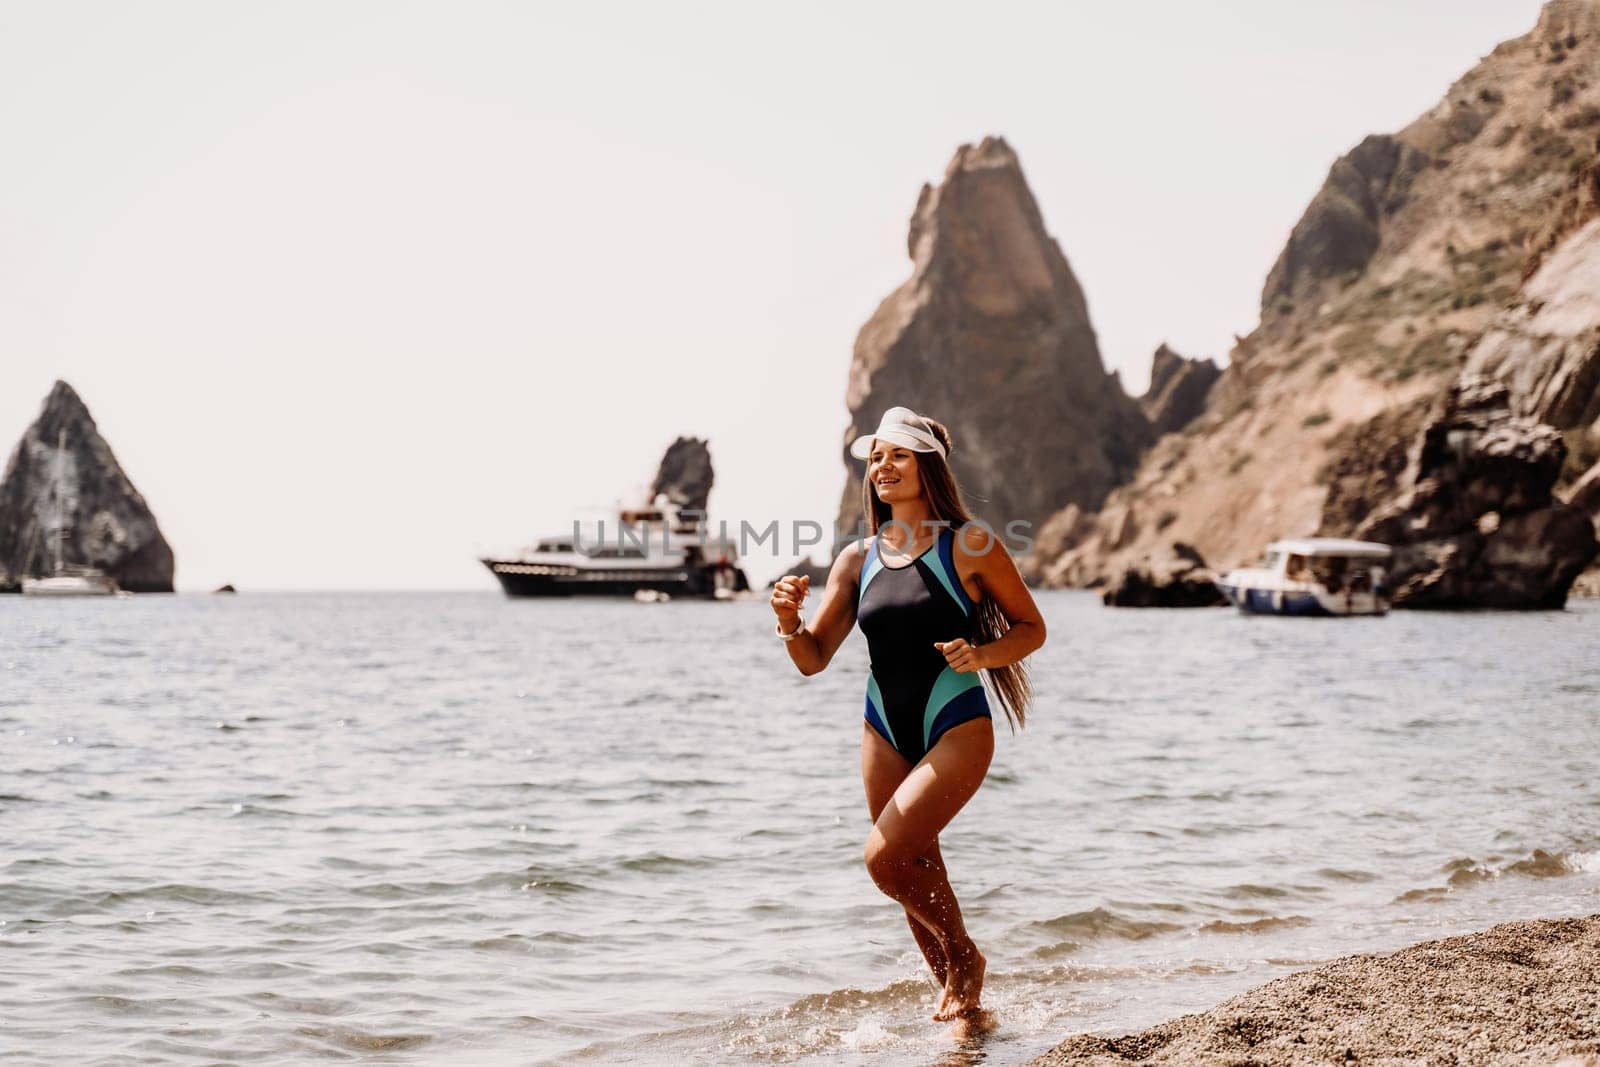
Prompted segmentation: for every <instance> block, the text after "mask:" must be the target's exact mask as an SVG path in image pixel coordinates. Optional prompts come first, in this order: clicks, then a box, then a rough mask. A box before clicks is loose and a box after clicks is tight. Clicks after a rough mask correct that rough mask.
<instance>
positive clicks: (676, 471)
mask: <svg viewBox="0 0 1600 1067" xmlns="http://www.w3.org/2000/svg"><path fill="white" fill-rule="evenodd" d="M714 480H715V476H714V474H713V472H712V469H711V449H710V448H709V447H708V446H707V445H706V442H705V441H704V440H702V439H701V438H699V437H680V438H678V439H677V440H676V441H673V442H672V444H670V445H668V446H667V451H666V453H665V454H664V455H662V457H661V465H660V466H659V467H658V468H657V469H656V476H655V480H654V481H652V482H651V483H650V499H652V500H654V499H655V498H656V497H657V496H659V495H661V494H663V493H665V494H666V497H667V499H668V500H670V501H672V502H673V503H674V504H676V505H677V506H678V507H679V508H681V509H683V510H686V511H700V512H704V511H705V510H706V502H707V501H708V500H710V499H711V484H712V482H713V481H714Z"/></svg>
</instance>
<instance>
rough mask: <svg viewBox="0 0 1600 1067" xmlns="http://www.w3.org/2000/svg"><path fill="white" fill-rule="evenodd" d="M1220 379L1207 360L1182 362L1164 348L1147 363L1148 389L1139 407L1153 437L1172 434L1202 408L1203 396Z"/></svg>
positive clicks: (1212, 365) (1187, 423)
mask: <svg viewBox="0 0 1600 1067" xmlns="http://www.w3.org/2000/svg"><path fill="white" fill-rule="evenodd" d="M1220 377H1222V370H1221V368H1219V367H1218V366H1217V365H1216V364H1215V363H1213V362H1211V360H1209V359H1185V358H1183V357H1182V356H1180V355H1178V353H1176V352H1174V351H1173V350H1172V349H1170V348H1168V347H1167V346H1166V345H1162V346H1161V347H1160V348H1158V349H1156V354H1155V356H1154V357H1152V359H1151V361H1150V388H1149V389H1146V390H1145V393H1144V396H1142V397H1140V398H1139V407H1140V408H1141V409H1142V410H1143V411H1144V415H1145V418H1147V419H1149V420H1150V427H1151V429H1152V430H1154V432H1155V434H1156V436H1158V437H1159V436H1160V435H1162V434H1167V433H1176V432H1177V431H1179V430H1181V429H1183V428H1184V427H1185V426H1187V425H1189V423H1191V422H1193V421H1194V420H1195V419H1196V418H1197V417H1199V415H1200V413H1201V412H1202V411H1204V410H1205V409H1206V396H1207V395H1208V394H1209V393H1210V392H1211V387H1212V386H1213V385H1215V384H1217V379H1218V378H1220Z"/></svg>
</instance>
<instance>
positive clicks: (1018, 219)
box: [839, 137, 1152, 531]
mask: <svg viewBox="0 0 1600 1067" xmlns="http://www.w3.org/2000/svg"><path fill="white" fill-rule="evenodd" d="M908 251H909V252H910V255H911V260H912V264H913V266H912V272H911V277H910V278H909V279H908V280H907V281H906V282H905V283H904V284H903V285H901V286H900V287H899V288H898V289H896V290H895V291H894V292H893V293H892V294H890V295H889V297H888V298H887V299H885V300H884V301H883V303H882V304H880V305H879V306H878V309H877V311H876V312H874V313H873V315H872V318H871V319H870V320H868V322H867V324H866V325H865V326H863V327H862V328H861V333H860V335H859V336H858V337H857V338H856V345H855V355H854V358H853V359H852V361H851V366H850V380H849V388H848V392H847V395H846V404H847V406H848V408H849V411H850V426H849V428H848V429H847V430H846V432H845V443H846V445H847V446H848V443H849V442H850V441H851V440H853V439H854V438H855V437H857V436H858V435H860V434H863V433H869V432H871V431H872V429H873V428H874V427H876V426H877V424H878V420H879V418H880V417H881V416H882V414H883V412H884V411H885V410H886V409H888V408H890V407H894V406H897V405H904V406H907V407H910V408H913V409H915V410H916V411H918V412H921V413H922V414H925V415H927V416H929V417H931V418H935V419H938V420H940V421H941V422H943V423H944V424H945V425H946V426H948V427H949V429H950V432H951V436H952V437H953V439H954V445H955V447H954V449H953V451H952V453H951V456H950V461H951V465H952V467H953V468H954V469H955V472H956V475H957V477H958V478H960V480H961V482H962V485H963V486H964V487H965V489H966V490H967V491H968V493H969V496H970V498H971V503H972V504H973V505H974V509H975V510H976V511H977V512H978V514H979V515H980V516H981V517H983V518H984V519H986V520H988V521H989V522H990V523H991V524H993V525H994V526H995V527H996V528H997V529H1001V528H1003V527H1004V525H1005V524H1006V523H1009V522H1012V521H1014V520H1021V521H1025V522H1029V523H1032V524H1033V526H1034V528H1035V529H1037V528H1038V526H1039V525H1040V524H1042V523H1043V522H1044V520H1045V518H1046V517H1048V516H1049V515H1050V514H1052V513H1053V512H1054V511H1055V510H1056V509H1058V508H1060V507H1062V506H1064V505H1067V504H1077V505H1078V506H1080V507H1083V508H1089V509H1093V508H1097V507H1099V505H1100V502H1101V500H1103V499H1104V497H1105V495H1106V493H1107V492H1109V491H1110V490H1111V489H1112V487H1113V486H1115V485H1117V484H1119V483H1120V482H1122V481H1123V480H1124V479H1126V478H1127V476H1128V475H1129V474H1130V473H1131V472H1132V471H1133V469H1134V467H1135V466H1136V464H1137V463H1138V459H1139V455H1140V453H1141V451H1142V450H1143V449H1144V448H1145V446H1146V445H1147V444H1148V443H1149V441H1150V440H1151V436H1152V435H1151V432H1150V427H1149V424H1148V423H1147V422H1146V420H1145V418H1144V416H1143V414H1142V413H1141V412H1140V410H1139V407H1138V405H1137V404H1136V403H1135V402H1134V401H1133V400H1132V399H1131V398H1129V397H1128V396H1127V394H1126V393H1124V392H1123V390H1122V386H1121V383H1120V382H1119V381H1118V379H1117V377H1116V376H1115V375H1113V374H1107V373H1106V370H1105V367H1104V365H1103V364H1102V363H1101V360H1100V349H1099V347H1098V345H1097V344H1096V341H1095V335H1094V329H1093V328H1092V326H1091V325H1090V322H1089V309H1088V306H1087V304H1086V303H1085V301H1084V296H1083V290H1082V289H1081V288H1080V287H1079V285H1078V280H1077V279H1076V278H1075V277H1074V276H1073V273H1072V268H1071V267H1070V266H1068V265H1067V260H1066V257H1065V256H1064V255H1062V253H1061V249H1060V247H1059V246H1058V245H1057V244H1056V242H1055V240H1054V239H1052V238H1051V236H1050V235H1049V233H1047V232H1046V230H1045V226H1044V220H1043V219H1042V218H1041V217H1040V214H1039V207H1038V205H1037V204H1036V203H1035V201H1034V198H1033V194H1032V193H1031V192H1030V191H1029V190H1028V184H1027V181H1026V180H1025V179H1024V178H1023V175H1022V168H1021V166H1020V165H1019V164H1018V162H1017V156H1016V153H1014V152H1013V151H1012V150H1011V148H1010V147H1009V146H1008V145H1007V144H1006V143H1005V141H1003V140H1001V139H999V138H993V137H991V138H985V139H984V140H983V142H982V143H981V144H979V145H977V146H976V147H973V146H971V145H963V146H962V147H961V148H960V149H959V150H957V152H956V154H955V158H954V159H952V160H951V161H950V165H949V167H947V168H946V170H945V175H944V182H943V184H941V185H939V186H938V187H937V188H934V187H930V186H924V187H923V189H922V194H921V197H920V198H919V199H918V202H917V209H916V213H915V214H914V215H913V216H912V219H911V231H910V239H909V241H908ZM844 460H845V466H846V469H847V470H848V471H849V476H848V477H847V479H846V483H845V488H844V493H843V498H842V501H841V504H840V513H839V525H840V528H841V529H843V530H846V531H848V530H852V529H854V528H855V526H856V524H857V523H858V522H859V521H861V519H862V515H861V503H860V496H861V477H862V474H863V465H862V464H861V462H860V461H858V460H855V459H852V458H851V457H850V456H849V454H848V451H846V453H845V457H844Z"/></svg>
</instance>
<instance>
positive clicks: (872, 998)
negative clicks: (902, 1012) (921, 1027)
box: [784, 978, 930, 1015]
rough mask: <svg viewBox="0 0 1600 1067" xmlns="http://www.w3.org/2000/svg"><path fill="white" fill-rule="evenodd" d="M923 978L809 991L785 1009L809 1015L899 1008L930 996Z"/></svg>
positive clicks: (788, 1011) (787, 1012)
mask: <svg viewBox="0 0 1600 1067" xmlns="http://www.w3.org/2000/svg"><path fill="white" fill-rule="evenodd" d="M929 990H930V986H929V985H928V983H927V982H926V981H923V980H920V979H912V978H901V979H897V980H896V981H893V982H890V983H889V984H888V985H886V986H884V987H883V988H882V989H852V988H846V989H835V990H832V991H831V992H828V993H808V994H807V995H805V996H803V997H801V998H800V999H799V1000H796V1001H794V1002H793V1003H791V1004H790V1005H789V1006H788V1007H787V1008H785V1009H784V1012H785V1014H793V1015H812V1014H816V1013H818V1012H845V1013H849V1014H854V1013H856V1012H858V1011H860V1010H862V1009H863V1008H898V1007H906V1006H909V1005H913V1004H918V1003H920V1002H921V1001H922V1000H923V999H925V998H926V997H928V996H929V995H930V992H929Z"/></svg>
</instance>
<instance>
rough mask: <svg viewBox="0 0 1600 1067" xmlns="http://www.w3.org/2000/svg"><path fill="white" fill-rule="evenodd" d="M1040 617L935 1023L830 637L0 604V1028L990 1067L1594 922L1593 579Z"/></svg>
mask: <svg viewBox="0 0 1600 1067" xmlns="http://www.w3.org/2000/svg"><path fill="white" fill-rule="evenodd" d="M1038 599H1039V602H1040V606H1041V608H1042V609H1043V611H1044V614H1045V617H1046V619H1047V622H1048V624H1049V630H1050V640H1049V643H1048V644H1047V645H1046V646H1045V648H1044V649H1043V650H1042V651H1041V652H1040V653H1039V654H1038V655H1036V656H1035V657H1034V660H1033V683H1034V688H1035V692H1036V705H1035V707H1034V709H1033V712H1032V714H1031V715H1030V717H1029V720H1028V724H1027V728H1026V729H1025V730H1022V731H1020V732H1018V733H1016V734H1015V735H1014V736H1013V735H1012V734H1011V733H1010V732H1009V731H1008V730H1007V729H1006V728H1005V726H1004V725H1003V723H1001V724H999V729H998V744H997V751H996V756H995V760H994V764H993V767H992V769H991V771H990V773H989V778H988V781H987V783H986V784H985V785H984V787H983V789H982V790H980V792H979V793H978V795H977V797H976V798H975V799H974V801H973V802H972V803H971V804H970V805H969V806H968V808H967V810H965V811H964V812H962V814H961V815H960V816H959V817H958V818H957V820H956V821H955V823H954V824H953V825H952V826H951V827H950V828H949V829H948V830H947V832H946V833H945V835H944V837H943V839H942V842H943V851H944V854H945V857H946V859H947V861H948V863H949V867H950V873H951V879H952V882H953V884H954V886H955V888H956V891H957V893H958V894H959V896H960V898H961V900H962V903H963V906H964V908H965V912H966V917H967V924H968V927H969V929H970V930H971V932H972V934H973V935H974V937H975V938H976V939H977V941H978V943H979V944H980V946H981V947H982V948H983V950H984V952H985V953H986V954H987V956H988V959H989V980H988V985H987V988H986V990H985V1001H986V1003H987V1004H988V1005H989V1006H990V1007H992V1008H993V1009H994V1010H995V1011H996V1013H997V1016H998V1019H999V1023H1000V1025H999V1028H998V1030H997V1031H995V1033H994V1034H993V1035H992V1036H991V1038H990V1039H989V1040H988V1041H986V1042H984V1043H983V1044H981V1045H977V1046H971V1047H959V1046H956V1045H954V1044H953V1043H952V1041H951V1039H950V1038H949V1037H948V1036H947V1035H946V1034H945V1030H944V1027H943V1026H942V1025H940V1024H937V1023H933V1022H931V1021H930V1020H929V1018H928V1017H929V1014H930V1013H931V1011H932V1010H933V1006H934V1002H935V991H934V989H933V987H932V986H931V984H930V983H929V980H928V979H927V977H926V974H925V971H924V968H923V965H922V963H921V961H920V959H919V957H918V956H917V955H916V952H915V949H914V945H913V943H912V941H911V937H910V935H909V932H908V931H907V930H906V928H905V926H904V924H903V919H902V918H901V916H900V913H899V910H898V909H897V908H896V907H895V906H894V905H892V904H890V903H889V902H888V901H887V900H886V899H885V898H883V897H882V896H881V895H880V894H879V893H878V891H877V890H876V889H875V888H874V887H873V885H872V883H871V881H870V880H869V879H868V878H867V876H866V874H865V872H864V870H863V868H862V866H861V847H862V844H863V842H864V840H865V837H866V832H867V821H866V809H865V803H864V801H863V799H862V794H861V787H860V780H859V776H858V753H859V746H860V741H861V711H862V702H863V682H864V677H865V671H866V654H865V647H864V644H863V643H862V641H861V638H860V637H859V635H856V636H852V637H851V639H850V640H849V641H848V642H847V643H846V644H845V646H844V647H843V648H842V649H841V650H840V652H839V654H838V656H837V657H836V658H835V660H834V663H833V665H832V667H831V668H830V669H829V670H828V671H826V672H825V673H823V674H821V675H818V676H816V677H812V678H803V677H801V676H800V675H799V674H798V673H797V672H796V671H795V670H794V669H793V667H792V666H791V665H790V663H789V661H788V658H787V657H786V656H785V654H784V650H783V646H782V645H781V644H780V643H779V642H778V641H776V640H775V639H774V638H773V637H772V616H771V613H770V611H769V610H768V609H767V608H766V606H765V604H764V603H761V602H744V603H732V604H724V603H689V602H681V601H674V602H672V603H667V604H655V605H642V604H635V603H632V602H596V601H582V600H573V601H565V602H562V601H510V600H507V599H504V598H502V597H500V596H499V595H498V594H493V593H488V592H485V593H460V594H416V595H411V594H263V595H241V596H237V597H220V596H198V595H181V596H175V597H140V598H134V599H131V600H130V599H117V600H84V601H43V600H29V599H24V598H20V597H6V598H0V828H3V832H0V849H3V851H0V961H3V966H0V1054H9V1055H11V1056H13V1057H15V1058H16V1059H17V1060H18V1061H19V1062H30V1061H36V1062H42V1063H71V1064H86V1063H96V1062H107V1063H109V1062H117V1063H138V1062H149V1063H197V1064H198V1063H210V1062H216V1061H235V1062H251V1063H273V1062H281V1063H290V1062H294V1063H303V1062H308V1061H317V1060H321V1059H327V1060H336V1059H360V1060H362V1061H363V1062H382V1063H474V1064H476V1063H487V1064H502V1063H503V1064H513V1063H514V1064H525V1063H538V1062H563V1063H564V1062H573V1063H621V1062H644V1063H653V1062H661V1063H675V1064H681V1063H727V1062H767V1063H789V1062H795V1063H872V1064H926V1063H930V1062H950V1063H965V1062H979V1061H981V1062H986V1063H993V1064H1006V1063H1016V1062H1021V1061H1025V1060H1026V1059H1028V1058H1029V1057H1031V1056H1033V1055H1036V1054H1038V1053H1039V1052H1042V1051H1043V1050H1045V1049H1046V1048H1048V1047H1050V1046H1051V1045H1052V1044H1054V1043H1056V1042H1057V1041H1059V1040H1061V1039H1062V1038H1064V1037H1066V1036H1068V1035H1069V1034H1072V1033H1075V1032H1080V1031H1085V1030H1123V1029H1127V1028H1134V1027H1140V1026H1143V1025H1148V1024H1150V1023H1153V1022H1155V1021H1158V1020H1160V1019H1163V1018H1167V1017H1171V1016H1173V1015H1177V1014H1180V1013H1183V1012H1187V1011H1192V1010H1198V1009H1202V1008H1205V1007H1208V1006H1210V1005H1211V1004H1213V1003H1215V1002H1217V1001H1219V1000H1221V999H1224V998H1226V997H1228V996H1231V995H1233V994H1235V993H1238V992H1240V991H1242V990H1244V989H1246V988H1248V987H1250V986H1252V985H1255V984H1258V983H1260V982H1263V981H1265V980H1268V979H1270V978H1273V977H1276V976H1278V975H1282V974H1285V973H1287V972H1288V971H1290V970H1293V969H1296V968H1301V967H1305V966H1309V965H1312V964H1315V963H1317V962H1318V961H1322V960H1326V959H1329V958H1331V957H1334V956H1338V955H1342V954H1345V953H1350V952H1357V951H1385V950H1391V949H1395V948H1398V947H1400V946H1402V945H1406V944H1409V943H1412V942H1415V941H1419V940H1423V939H1427V938H1433V937H1440V936H1445V935H1449V934H1454V933H1460V932H1464V931H1468V930H1473V929H1478V928H1482V927H1485V926H1488V925H1490V924H1492V923H1495V922H1499V921H1503V920H1507V919H1517V918H1530V917H1541V916H1554V915H1570V914H1586V913H1592V912H1596V911H1600V773H1597V772H1600V604H1595V603H1592V602H1591V603H1584V602H1575V603H1574V605H1573V606H1572V607H1571V608H1570V609H1569V610H1567V611H1563V612H1545V613H1532V614H1419V613H1396V614H1393V615H1391V616H1389V617H1387V618H1378V619H1339V620H1310V619H1305V620H1302V619H1275V618H1250V617H1242V616H1240V615H1237V614H1235V613H1233V612H1231V611H1227V610H1199V611H1196V610H1191V611H1159V610H1146V611H1132V610H1121V611H1119V610H1111V609H1105V608H1102V607H1101V606H1100V605H1099V603H1098V602H1097V601H1096V600H1095V599H1094V598H1093V597H1092V596H1090V595H1086V594H1079V593H1041V594H1040V595H1039V598H1038Z"/></svg>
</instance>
